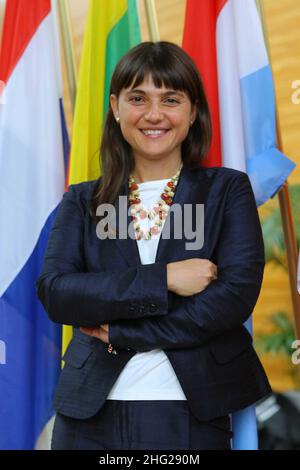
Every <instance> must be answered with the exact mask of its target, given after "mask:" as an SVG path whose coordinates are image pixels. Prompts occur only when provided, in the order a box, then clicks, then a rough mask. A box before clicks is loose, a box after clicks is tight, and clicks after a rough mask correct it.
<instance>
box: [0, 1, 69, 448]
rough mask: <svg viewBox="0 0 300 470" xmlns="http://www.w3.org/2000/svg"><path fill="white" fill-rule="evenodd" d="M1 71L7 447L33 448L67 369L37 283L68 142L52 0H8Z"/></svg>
mask: <svg viewBox="0 0 300 470" xmlns="http://www.w3.org/2000/svg"><path fill="white" fill-rule="evenodd" d="M54 6H55V5H54ZM0 81H1V83H3V89H4V92H3V93H4V96H5V99H4V98H3V99H2V100H1V101H0V220H1V230H0V259H1V271H0V404H1V405H0V449H25V450H26V449H33V448H34V446H35V443H36V440H37V437H38V436H39V434H40V432H41V431H42V428H43V426H44V425H45V424H46V422H47V421H48V420H49V419H50V417H51V415H52V414H53V412H52V408H51V401H52V395H53V392H54V388H55V386H56V382H57V378H58V374H59V371H60V352H61V328H60V327H59V326H58V325H55V324H54V323H52V322H50V321H49V320H48V317H47V315H46V313H45V312H44V310H43V307H42V306H41V304H40V303H39V302H38V300H37V298H36V292H35V280H36V278H37V277H38V275H39V274H40V268H41V265H42V261H43V257H44V251H45V248H46V246H47V241H48V234H49V232H50V229H51V225H52V222H53V220H54V218H55V212H56V207H57V206H58V204H59V202H60V200H61V198H62V194H63V192H64V183H65V160H64V144H66V145H67V139H64V137H66V135H65V125H64V119H63V112H62V102H61V92H62V89H61V80H60V61H59V49H58V33H57V26H56V20H55V14H54V11H53V6H52V5H51V2H50V0H39V1H38V2H37V1H36V0H7V2H6V9H5V16H4V23H3V31H2V45H1V50H0Z"/></svg>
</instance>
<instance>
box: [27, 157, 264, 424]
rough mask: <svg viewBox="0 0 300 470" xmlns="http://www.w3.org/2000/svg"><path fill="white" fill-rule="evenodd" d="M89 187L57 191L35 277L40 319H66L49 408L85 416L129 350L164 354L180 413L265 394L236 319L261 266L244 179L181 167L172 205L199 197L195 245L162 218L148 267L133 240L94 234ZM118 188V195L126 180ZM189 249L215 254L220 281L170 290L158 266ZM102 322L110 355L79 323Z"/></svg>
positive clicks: (240, 404)
mask: <svg viewBox="0 0 300 470" xmlns="http://www.w3.org/2000/svg"><path fill="white" fill-rule="evenodd" d="M99 183H101V178H100V179H98V180H95V181H92V182H84V183H81V184H76V185H72V186H70V188H69V190H68V192H67V193H65V194H64V196H63V200H62V202H61V204H60V206H59V208H58V213H57V216H56V219H55V222H54V225H53V228H52V230H51V233H50V238H49V242H48V247H47V250H46V254H45V259H44V264H43V268H42V272H41V274H40V276H39V278H38V280H37V282H36V288H37V295H38V298H39V299H40V301H41V302H42V304H43V305H44V307H45V309H46V311H47V312H48V315H49V317H50V318H51V319H52V320H53V321H54V322H57V323H63V324H69V325H73V326H74V327H75V328H74V335H73V339H72V340H71V342H70V345H69V346H68V349H67V351H66V353H65V355H64V358H63V359H64V361H65V366H64V368H63V370H62V372H61V375H60V379H59V383H58V386H57V390H56V393H55V397H54V402H53V405H54V409H55V410H56V411H58V412H60V413H62V414H64V415H67V416H70V417H73V418H79V419H84V418H89V417H91V416H93V415H94V414H95V413H97V412H98V411H99V410H100V408H101V406H102V405H103V404H104V402H105V399H106V397H107V395H108V393H109V391H110V389H111V387H112V386H113V384H114V382H115V381H116V379H117V377H118V375H119V374H120V372H121V370H122V369H123V367H124V366H125V364H126V363H127V362H128V361H129V360H130V359H131V358H132V357H133V356H134V354H136V351H149V350H151V349H155V348H161V349H163V350H164V351H165V353H166V355H167V357H168V358H169V360H170V362H171V364H172V366H173V368H174V371H175V373H176V375H177V377H178V380H179V382H180V384H181V386H182V389H183V391H184V393H185V395H186V397H187V401H188V405H189V407H190V410H191V411H192V412H193V413H194V414H195V415H196V416H197V417H198V418H199V419H200V420H210V419H213V418H215V417H217V416H221V415H225V414H227V413H231V412H233V411H236V410H239V409H241V408H244V407H246V406H248V405H250V404H253V403H254V402H256V401H257V400H259V399H261V398H262V397H264V396H265V395H267V394H269V393H270V392H271V387H270V384H269V382H268V379H267V377H266V374H265V372H264V370H263V367H262V365H261V363H260V360H259V358H258V356H257V354H256V352H255V350H254V349H253V345H252V337H251V335H250V334H249V333H248V331H247V329H246V328H245V326H244V325H243V323H244V322H245V321H246V320H247V319H248V317H249V316H250V315H251V313H252V311H253V308H254V306H255V304H256V301H257V298H258V295H259V292H260V288H261V283H262V278H263V270H264V264H265V258H264V245H263V239H262V232H261V226H260V222H259V218H258V212H257V208H256V204H255V199H254V195H253V192H252V188H251V184H250V181H249V178H248V176H247V175H246V174H245V173H242V172H239V171H236V170H231V169H226V168H202V167H199V168H197V169H195V170H191V169H188V168H187V166H185V165H184V166H183V168H182V171H181V174H180V178H179V181H178V184H177V189H176V193H175V197H174V200H173V203H174V204H175V203H177V204H180V205H183V204H185V203H190V204H196V203H198V204H201V203H202V204H204V235H205V236H204V244H203V246H202V248H200V249H198V250H196V251H195V250H187V249H186V245H185V244H186V242H190V241H191V240H187V239H185V237H184V233H183V238H182V239H176V238H174V233H173V231H172V223H171V239H169V240H168V239H166V238H163V237H162V236H161V237H160V239H159V245H158V250H157V254H156V259H155V263H153V264H148V265H142V264H141V260H140V257H139V252H138V246H137V242H136V241H135V240H134V239H132V238H130V237H128V238H127V239H120V238H116V239H112V238H111V239H106V240H100V239H99V238H98V237H97V234H96V224H95V222H94V221H93V220H92V217H91V215H90V213H89V209H88V204H89V200H90V198H91V196H92V194H93V192H94V190H95V188H96V187H98V185H99ZM120 194H122V195H128V188H127V185H126V184H124V185H123V186H122V190H121V193H120ZM194 215H195V214H194V213H193V214H192V217H194ZM169 216H170V214H169V215H168V217H169ZM127 223H128V224H129V223H130V217H129V216H128V217H127ZM165 226H166V224H165ZM173 228H174V227H173ZM164 229H165V227H164ZM164 229H163V230H164ZM196 257H198V258H206V259H209V260H211V261H213V262H214V263H215V264H216V265H217V266H218V279H217V280H216V281H213V282H212V283H211V284H210V285H209V286H208V287H207V288H206V289H205V290H204V291H202V292H201V293H198V294H195V295H192V296H188V297H182V296H179V295H177V294H174V293H171V292H170V291H168V289H167V270H166V265H167V263H170V262H172V261H179V260H184V259H188V258H196ZM102 323H109V340H110V342H111V343H112V345H113V346H114V347H115V349H116V350H117V354H110V353H109V352H108V350H107V346H108V345H107V344H106V343H103V342H102V341H100V340H98V339H96V338H92V337H90V336H88V335H85V334H83V333H82V332H81V331H80V330H79V327H80V326H98V325H100V324H102Z"/></svg>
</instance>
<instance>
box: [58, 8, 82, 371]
mask: <svg viewBox="0 0 300 470" xmlns="http://www.w3.org/2000/svg"><path fill="white" fill-rule="evenodd" d="M57 4H58V15H59V23H60V32H61V38H62V43H63V52H64V61H65V65H66V72H67V81H68V89H69V94H70V100H71V108H72V118H74V112H75V100H76V93H77V70H76V64H75V54H74V47H73V34H72V25H71V14H70V5H69V0H59V1H58V2H57ZM66 185H68V181H66ZM72 336H73V327H72V326H71V325H63V330H62V355H63V354H64V353H65V351H66V349H67V346H68V344H69V342H70V341H71V339H72ZM63 365H64V361H62V367H63Z"/></svg>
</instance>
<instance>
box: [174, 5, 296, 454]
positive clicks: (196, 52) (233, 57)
mask: <svg viewBox="0 0 300 470" xmlns="http://www.w3.org/2000/svg"><path fill="white" fill-rule="evenodd" d="M182 46H183V49H185V50H186V51H187V52H188V53H189V55H190V56H191V57H192V58H193V59H194V61H195V63H196V64H197V66H198V68H199V71H200V73H201V76H202V79H203V84H204V88H205V91H206V94H207V98H208V102H209V107H210V111H211V116H212V125H213V138H212V145H211V149H210V152H209V154H208V155H207V157H206V159H205V160H204V162H203V165H204V166H224V167H228V168H234V169H237V170H240V171H244V172H247V174H248V176H249V178H250V181H251V184H252V188H253V191H254V195H255V199H256V203H257V206H259V205H261V204H263V203H264V202H265V201H267V200H268V199H269V198H270V197H272V196H273V195H274V194H275V193H276V191H278V189H279V188H280V187H281V186H282V184H283V183H284V182H285V180H286V179H287V177H288V176H289V174H290V173H291V172H292V170H293V169H294V167H295V164H294V163H293V162H291V161H290V160H289V159H288V158H287V157H285V156H284V155H283V154H282V153H281V152H279V151H278V150H277V148H276V122H275V98H274V85H273V79H272V72H271V68H270V64H269V61H268V55H267V51H266V46H265V42H264V36H263V31H262V27H261V22H260V18H259V13H258V10H257V7H256V4H255V0H204V1H201V2H199V1H198V0H187V4H186V14H185V24H184V34H183V45H182ZM245 326H246V327H247V328H248V329H249V331H250V332H252V318H251V317H250V318H249V320H248V321H247V322H246V325H245ZM232 422H233V430H234V439H233V448H234V449H256V448H257V446H258V443H257V428H256V416H255V408H254V407H249V408H246V409H244V410H242V411H240V412H237V413H233V416H232Z"/></svg>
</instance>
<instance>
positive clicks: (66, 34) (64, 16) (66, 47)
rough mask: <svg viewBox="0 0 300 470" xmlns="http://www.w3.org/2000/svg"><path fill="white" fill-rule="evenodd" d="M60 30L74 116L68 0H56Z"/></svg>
mask: <svg viewBox="0 0 300 470" xmlns="http://www.w3.org/2000/svg"><path fill="white" fill-rule="evenodd" d="M57 5H58V14H59V23H60V31H61V36H62V43H63V51H64V58H65V64H66V70H67V79H68V88H69V93H70V99H71V105H72V112H73V116H74V109H75V99H76V91H77V72H76V65H75V54H74V47H73V34H72V25H71V15H70V5H69V0H60V1H59V2H57Z"/></svg>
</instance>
